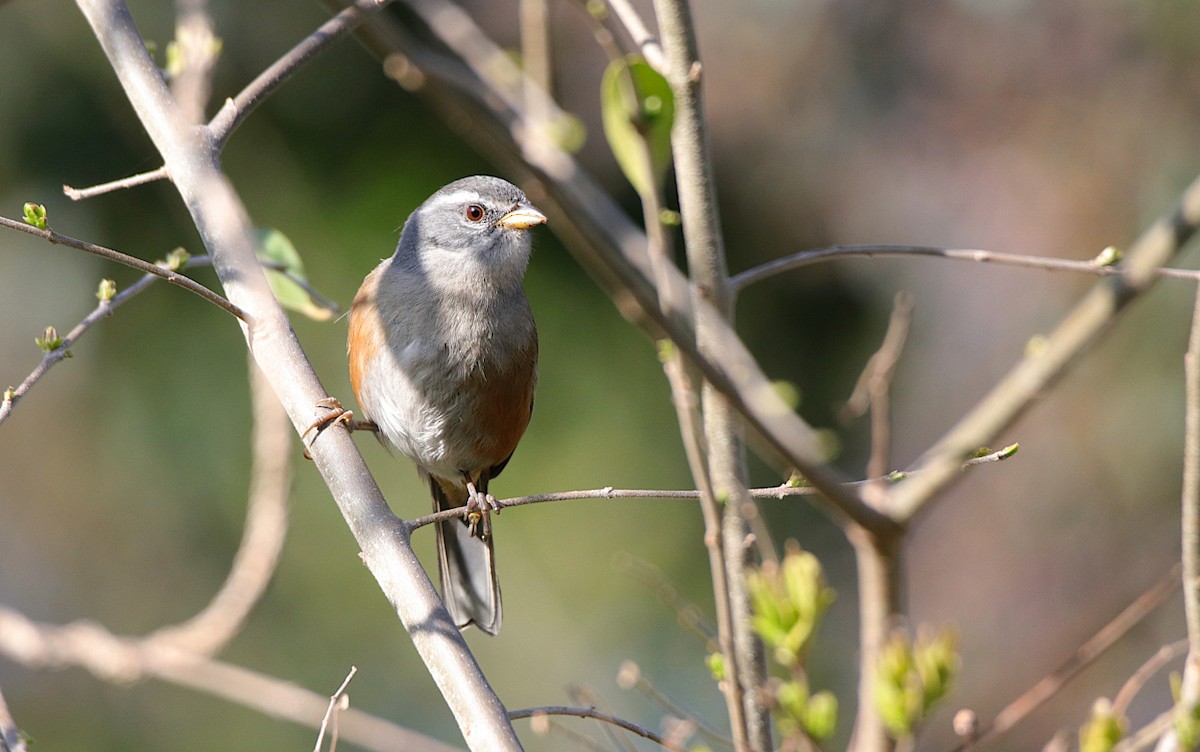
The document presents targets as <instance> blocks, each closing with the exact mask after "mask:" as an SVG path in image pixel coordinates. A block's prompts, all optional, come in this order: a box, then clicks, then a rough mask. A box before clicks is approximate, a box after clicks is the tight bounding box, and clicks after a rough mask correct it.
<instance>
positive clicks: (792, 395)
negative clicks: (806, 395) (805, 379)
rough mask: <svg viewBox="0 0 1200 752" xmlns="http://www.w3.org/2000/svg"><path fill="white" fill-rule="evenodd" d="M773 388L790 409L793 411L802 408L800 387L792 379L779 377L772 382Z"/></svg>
mask: <svg viewBox="0 0 1200 752" xmlns="http://www.w3.org/2000/svg"><path fill="white" fill-rule="evenodd" d="M771 388H772V389H774V390H775V394H776V395H778V396H779V399H781V400H783V404H785V405H787V406H788V408H789V409H791V410H793V411H795V410H798V409H800V387H798V386H796V385H795V384H794V383H793V382H791V381H785V380H783V379H778V380H776V381H772V382H771Z"/></svg>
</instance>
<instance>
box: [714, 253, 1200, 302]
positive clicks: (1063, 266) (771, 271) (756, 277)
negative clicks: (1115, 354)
mask: <svg viewBox="0 0 1200 752" xmlns="http://www.w3.org/2000/svg"><path fill="white" fill-rule="evenodd" d="M889 256H890V257H901V256H917V257H927V258H928V257H932V258H943V259H952V260H955V261H972V262H975V263H990V264H1001V265H1003V266H1020V267H1025V268H1027V269H1041V270H1043V271H1050V272H1075V273H1079V274H1090V275H1093V276H1096V277H1112V276H1117V275H1120V274H1123V273H1124V269H1123V267H1122V266H1121V265H1119V264H1117V265H1104V264H1099V263H1096V261H1095V260H1088V261H1076V260H1073V259H1063V258H1054V257H1051V256H1026V255H1023V254H1020V253H1004V252H1001V251H985V250H978V249H974V248H939V247H937V246H926V245H834V246H829V247H827V248H815V249H812V250H808V251H800V252H799V253H794V254H792V255H790V256H784V257H783V258H778V259H775V260H773V261H768V262H766V263H765V264H761V265H759V266H756V267H753V268H752V269H747V270H746V271H744V272H739V273H738V274H735V275H733V279H732V284H733V287H734V288H735V289H736V290H739V291H740V290H743V289H745V288H746V287H748V286H750V285H752V284H755V283H756V282H761V281H763V280H764V279H767V278H768V277H773V276H775V275H776V274H782V273H784V272H789V271H792V270H794V269H799V268H801V267H804V266H808V265H810V264H816V263H819V262H822V261H833V260H838V259H849V258H881V257H889ZM1154 274H1155V275H1157V276H1160V277H1169V278H1171V279H1188V280H1193V281H1195V280H1200V271H1196V270H1194V269H1170V268H1166V267H1163V268H1159V269H1158V270H1156V271H1155V272H1154Z"/></svg>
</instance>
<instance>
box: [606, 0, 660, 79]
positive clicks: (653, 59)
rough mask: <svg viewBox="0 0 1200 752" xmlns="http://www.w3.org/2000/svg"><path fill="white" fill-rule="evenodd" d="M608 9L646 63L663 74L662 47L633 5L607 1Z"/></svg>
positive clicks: (625, 0) (626, 2)
mask: <svg viewBox="0 0 1200 752" xmlns="http://www.w3.org/2000/svg"><path fill="white" fill-rule="evenodd" d="M608 7H610V8H612V11H613V13H614V14H615V15H616V17H617V19H618V20H619V21H620V22H621V26H623V27H624V28H625V31H626V32H628V33H629V38H630V39H631V40H633V43H634V44H635V45H637V48H638V49H639V50H641V53H642V57H644V58H645V59H646V62H647V63H649V64H650V66H651V67H652V68H654V69H655V70H657V71H658V72H660V73H663V72H665V71H666V68H667V59H666V56H665V55H664V54H663V49H662V45H661V44H659V42H658V39H656V38H655V37H654V35H653V34H651V33H650V30H649V29H648V28H646V22H645V21H643V20H642V17H641V15H640V14H639V13H638V12H637V8H634V7H633V3H631V2H629V0H608Z"/></svg>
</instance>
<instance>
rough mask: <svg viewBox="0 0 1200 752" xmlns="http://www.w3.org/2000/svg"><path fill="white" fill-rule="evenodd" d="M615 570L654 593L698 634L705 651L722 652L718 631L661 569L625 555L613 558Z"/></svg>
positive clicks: (623, 553) (681, 621)
mask: <svg viewBox="0 0 1200 752" xmlns="http://www.w3.org/2000/svg"><path fill="white" fill-rule="evenodd" d="M613 566H615V567H616V568H617V570H618V571H619V572H621V573H622V574H624V575H627V576H629V577H632V578H633V579H634V580H637V581H638V582H639V583H641V584H642V585H643V586H645V587H646V588H648V589H649V590H650V591H651V592H652V593H654V595H655V597H657V598H658V601H659V603H661V604H663V605H664V606H666V607H667V608H668V609H670V610H671V612H672V613H673V614H675V618H676V620H678V621H679V624H680V626H682V627H683V628H684V629H686V630H687V631H688V632H691V633H692V634H694V635H695V636H696V637H697V638H698V639H699V640H700V642H701V644H702V645H704V649H705V650H707V651H708V652H710V653H714V652H716V651H718V650H720V645H718V644H717V641H716V637H715V634H716V629H715V628H714V627H713V625H712V624H711V623H710V622H709V621H708V619H706V618H704V614H703V613H702V612H701V611H700V609H698V608H696V605H695V604H694V603H691V602H690V601H688V600H687V599H686V598H684V597H683V596H682V595H681V594H680V593H679V590H678V589H676V587H675V585H674V583H672V582H671V580H670V579H669V578H667V576H666V575H665V574H663V572H662V570H661V569H659V568H658V567H656V566H654V565H653V564H650V563H649V562H647V561H643V560H642V559H639V558H638V557H636V556H634V555H632V554H630V553H627V552H623V551H620V552H617V553H616V554H614V555H613Z"/></svg>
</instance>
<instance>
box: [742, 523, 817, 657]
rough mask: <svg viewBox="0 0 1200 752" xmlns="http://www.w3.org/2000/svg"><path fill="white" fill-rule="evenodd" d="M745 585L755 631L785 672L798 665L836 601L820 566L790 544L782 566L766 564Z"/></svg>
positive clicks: (805, 553)
mask: <svg viewBox="0 0 1200 752" xmlns="http://www.w3.org/2000/svg"><path fill="white" fill-rule="evenodd" d="M746 584H747V588H748V590H749V592H750V603H751V607H752V610H753V616H752V621H751V623H752V625H753V626H754V629H755V631H756V632H758V635H759V637H761V638H762V640H763V643H764V644H765V645H766V646H767V647H768V648H770V649H771V650H772V651H773V655H774V658H775V661H776V662H777V663H779V664H780V665H781V666H783V667H785V668H793V667H795V666H797V665H799V663H800V662H801V661H802V660H803V658H804V655H805V653H806V651H807V648H808V646H809V643H810V641H811V639H812V636H813V634H814V633H815V632H816V630H817V627H818V626H819V624H820V621H821V617H822V616H824V614H825V611H826V610H828V608H829V606H830V605H831V604H832V603H833V601H834V598H835V597H836V594H835V593H834V591H833V590H832V589H830V588H829V587H827V586H826V585H825V580H824V577H823V575H822V572H821V563H820V562H819V561H817V557H815V556H813V555H812V554H810V553H808V552H807V551H803V550H801V549H800V547H799V546H797V545H795V543H794V542H790V543H789V545H788V551H787V554H786V555H785V556H784V558H783V561H782V562H781V564H779V565H776V564H774V563H772V562H767V563H765V564H763V566H762V567H760V568H759V569H758V570H757V571H753V572H750V574H749V576H748V578H747V582H746Z"/></svg>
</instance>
